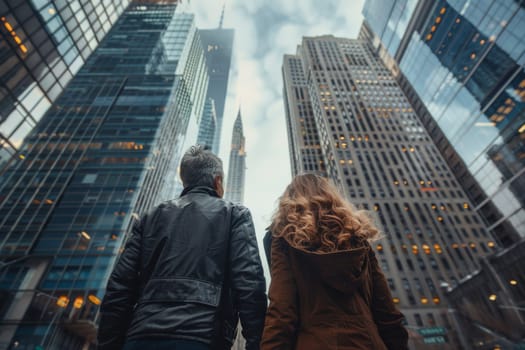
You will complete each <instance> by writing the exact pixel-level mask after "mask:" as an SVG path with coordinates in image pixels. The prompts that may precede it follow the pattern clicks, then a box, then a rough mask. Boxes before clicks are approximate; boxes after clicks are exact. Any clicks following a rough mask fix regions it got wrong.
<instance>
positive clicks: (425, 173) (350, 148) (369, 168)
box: [283, 36, 495, 349]
mask: <svg viewBox="0 0 525 350" xmlns="http://www.w3.org/2000/svg"><path fill="white" fill-rule="evenodd" d="M283 76H284V90H285V110H286V117H287V126H288V135H289V136H290V141H289V142H290V151H291V153H292V154H291V160H292V169H293V172H294V174H296V173H300V172H317V173H319V174H321V175H323V174H324V175H325V176H327V177H328V178H330V179H332V180H333V181H334V183H335V184H336V185H337V186H338V187H339V188H340V190H341V192H342V193H344V194H345V195H346V197H347V199H348V200H349V201H350V202H352V203H353V204H355V205H357V206H359V207H364V208H367V209H369V210H370V211H371V212H372V213H375V215H376V216H377V220H378V223H380V224H381V226H382V228H383V231H384V238H382V239H381V240H380V241H378V242H375V243H374V244H373V246H374V248H375V251H376V252H377V255H378V260H379V263H380V265H381V268H382V270H383V271H384V272H385V275H386V277H387V279H388V283H389V286H390V288H391V290H392V294H393V298H394V299H393V301H394V303H396V304H398V306H399V307H400V308H401V310H402V311H403V313H404V314H405V316H406V319H407V323H408V325H407V327H408V329H409V330H410V333H411V338H410V344H411V347H412V348H413V349H415V348H417V349H426V348H427V347H428V348H432V346H435V345H433V344H435V343H440V344H441V348H442V349H458V348H460V346H461V345H460V344H462V343H464V342H463V341H462V339H461V332H460V331H458V329H457V325H456V324H455V318H454V316H453V315H452V314H449V312H448V308H447V303H446V300H445V299H444V297H443V290H441V289H440V286H441V285H443V284H444V283H447V284H449V285H455V284H456V283H457V282H458V281H459V280H460V279H462V278H465V277H466V276H467V275H468V274H469V273H470V272H472V271H474V270H475V269H476V268H477V267H478V257H480V256H483V255H486V254H488V253H489V252H491V251H492V250H493V249H494V247H495V242H494V241H493V240H492V238H491V236H490V235H489V234H488V232H487V230H486V229H485V226H484V224H483V223H482V221H481V219H480V218H479V216H478V215H477V214H476V212H475V211H474V210H473V209H472V204H471V202H470V201H469V199H468V198H467V196H466V194H465V193H464V191H463V190H462V189H461V187H460V186H459V185H458V183H457V181H456V179H455V178H454V174H453V172H452V171H451V170H450V168H449V167H448V166H447V164H446V162H445V160H444V159H443V157H442V156H441V154H440V153H439V151H438V149H437V148H436V146H435V145H434V143H433V142H432V140H431V139H430V137H429V135H428V134H427V132H426V131H425V129H424V128H423V126H422V123H421V122H420V121H419V118H418V117H417V115H416V114H415V112H414V110H413V108H412V107H411V105H410V104H409V101H408V99H407V97H406V96H405V94H404V93H403V91H402V90H401V88H400V86H399V85H398V84H397V82H396V81H395V79H394V77H393V76H392V74H391V72H390V71H389V70H388V69H387V68H386V67H385V65H384V64H383V62H382V60H381V59H380V58H379V57H378V56H377V55H376V53H375V51H373V48H372V45H371V42H370V41H368V40H367V39H361V40H350V39H342V38H335V37H333V36H322V37H315V38H308V37H305V38H303V41H302V44H301V45H300V46H299V47H298V50H297V54H296V55H286V56H285V57H284V64H283Z"/></svg>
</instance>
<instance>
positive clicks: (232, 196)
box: [225, 110, 246, 204]
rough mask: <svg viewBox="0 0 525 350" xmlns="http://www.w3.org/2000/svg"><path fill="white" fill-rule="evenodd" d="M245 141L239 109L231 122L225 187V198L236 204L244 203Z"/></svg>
mask: <svg viewBox="0 0 525 350" xmlns="http://www.w3.org/2000/svg"><path fill="white" fill-rule="evenodd" d="M245 142H246V140H245V138H244V132H243V129H242V118H241V111H240V110H239V113H237V118H236V119H235V123H234V124H233V131H232V143H231V150H230V162H229V165H228V174H227V179H226V188H225V198H226V199H227V200H230V201H232V202H234V203H237V204H243V203H244V180H245V177H246V149H245Z"/></svg>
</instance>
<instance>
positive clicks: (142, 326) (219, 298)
mask: <svg viewBox="0 0 525 350" xmlns="http://www.w3.org/2000/svg"><path fill="white" fill-rule="evenodd" d="M223 174H224V173H223V169H222V161H221V160H220V159H219V158H218V157H217V156H215V155H214V154H213V153H211V152H210V151H208V150H204V149H203V148H202V147H200V146H192V147H191V148H190V149H189V150H188V151H187V152H186V153H185V154H184V156H183V158H182V161H181V165H180V176H181V179H182V182H183V185H184V191H183V192H182V194H181V196H180V198H178V199H177V200H172V201H168V202H165V203H162V204H161V205H159V206H158V207H156V208H155V209H153V210H152V211H151V212H150V213H148V214H146V215H144V216H143V217H142V218H141V220H140V221H138V222H136V223H135V225H134V226H133V230H132V234H131V237H130V238H129V240H128V242H127V244H126V247H125V249H124V251H123V252H122V255H121V257H120V259H119V261H118V263H117V265H116V266H115V269H114V271H113V273H112V275H111V277H110V279H109V281H108V285H107V290H106V296H105V297H104V301H103V302H102V306H101V319H100V326H99V333H98V349H99V350H110V349H111V350H119V349H125V350H134V349H141V350H145V349H150V348H151V349H157V350H161V349H170V350H171V349H177V350H190V349H192V350H193V349H195V350H201V349H202V350H215V349H219V350H222V349H230V348H231V345H232V342H233V339H234V335H235V328H236V325H237V320H238V318H239V317H240V320H241V324H242V329H243V331H242V333H243V336H244V338H245V339H246V349H247V350H252V349H259V342H260V339H261V333H262V329H263V327H264V316H265V312H266V294H265V290H266V284H265V280H264V275H263V270H262V267H261V260H260V258H259V253H258V248H257V241H256V238H255V232H254V227H253V222H252V219H251V216H250V212H249V211H248V209H246V208H245V207H243V206H239V205H234V204H232V203H230V202H227V201H224V200H223V199H222V196H223V194H224V190H223V185H222V183H223V177H224V175H223Z"/></svg>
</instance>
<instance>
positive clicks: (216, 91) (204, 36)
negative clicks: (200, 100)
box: [199, 10, 234, 154]
mask: <svg viewBox="0 0 525 350" xmlns="http://www.w3.org/2000/svg"><path fill="white" fill-rule="evenodd" d="M223 16H224V10H223V14H222V15H221V21H220V24H219V27H218V28H217V29H200V30H199V33H200V36H201V42H202V47H203V49H204V52H205V55H206V63H207V66H208V75H209V76H210V83H209V85H208V92H207V93H206V99H213V102H214V104H215V116H216V123H215V132H214V134H213V136H212V137H210V136H207V137H206V139H213V144H212V145H210V146H211V149H212V151H213V153H216V154H217V153H219V146H220V142H221V133H222V120H223V115H224V104H225V102H226V95H227V91H228V77H229V75H230V65H231V60H232V48H233V35H234V30H233V29H224V28H222V18H223ZM210 117H211V115H210V114H209V113H208V114H205V115H203V116H202V119H203V122H202V123H201V125H202V128H205V127H206V125H209V124H210V123H211V122H210V121H209V118H210ZM202 132H204V131H202Z"/></svg>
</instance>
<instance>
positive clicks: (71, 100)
mask: <svg viewBox="0 0 525 350" xmlns="http://www.w3.org/2000/svg"><path fill="white" fill-rule="evenodd" d="M156 3H157V2H155V1H147V2H142V1H140V2H136V3H132V4H131V5H130V6H129V7H128V8H127V9H126V10H125V11H124V13H123V14H122V16H121V18H120V19H119V20H118V21H117V22H116V24H115V25H114V27H113V28H112V29H111V31H110V32H109V33H108V35H107V36H106V37H105V38H104V40H103V41H102V42H101V43H100V45H99V47H98V48H97V49H96V50H95V51H94V52H93V54H92V55H91V56H90V57H89V59H88V60H87V61H86V63H85V65H84V67H83V68H82V69H81V70H80V71H79V73H78V74H77V76H76V77H74V78H73V79H72V80H71V82H70V84H69V85H68V87H67V88H66V89H65V90H64V91H63V93H62V94H61V96H60V97H59V98H58V99H57V100H56V102H55V103H54V104H53V106H52V107H51V108H50V110H49V111H48V112H47V113H46V114H45V115H44V117H43V118H42V120H41V121H40V123H39V124H38V125H37V126H36V128H35V129H34V132H32V133H31V134H30V136H29V137H28V138H27V140H26V142H25V143H24V144H23V145H22V146H21V148H20V154H19V155H20V156H19V157H18V158H17V160H16V162H13V163H12V164H10V167H9V168H8V169H7V171H6V172H5V173H4V175H3V178H2V183H1V186H0V254H1V256H2V265H0V287H1V293H2V298H1V301H0V320H1V321H0V323H1V326H0V343H1V346H0V347H1V348H4V347H11V348H17V349H35V348H36V347H37V346H41V347H43V348H59V349H73V350H74V349H82V348H85V347H84V346H86V345H88V344H89V343H93V341H94V337H95V332H96V322H97V315H98V307H99V304H100V299H101V298H102V296H103V295H104V288H105V284H106V280H107V278H108V276H109V273H110V272H111V270H112V267H113V264H114V262H115V259H116V257H117V255H118V253H119V252H120V250H121V247H122V244H123V242H124V240H125V234H126V232H128V229H129V227H130V225H131V224H132V221H133V220H134V219H135V218H137V217H138V216H139V215H141V214H143V213H144V212H145V211H147V210H149V209H150V208H152V206H154V205H155V204H157V203H158V202H159V201H160V200H162V199H166V198H169V197H175V196H176V194H175V193H174V192H173V187H174V182H175V176H176V175H175V174H176V173H177V165H178V163H179V159H180V154H181V147H182V145H183V144H185V143H194V142H195V141H196V138H197V129H198V125H197V121H198V120H199V117H200V115H201V114H202V110H203V106H204V98H205V94H206V88H207V83H208V76H207V72H206V65H205V59H204V52H203V50H202V46H201V43H200V39H199V35H198V31H197V30H196V28H195V26H194V19H193V15H191V14H188V13H184V12H183V11H181V8H180V7H179V6H181V5H177V2H176V1H172V2H166V1H159V2H158V4H156ZM188 130H193V131H192V132H191V134H189V135H186V133H187V131H188ZM190 139H191V140H190Z"/></svg>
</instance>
